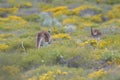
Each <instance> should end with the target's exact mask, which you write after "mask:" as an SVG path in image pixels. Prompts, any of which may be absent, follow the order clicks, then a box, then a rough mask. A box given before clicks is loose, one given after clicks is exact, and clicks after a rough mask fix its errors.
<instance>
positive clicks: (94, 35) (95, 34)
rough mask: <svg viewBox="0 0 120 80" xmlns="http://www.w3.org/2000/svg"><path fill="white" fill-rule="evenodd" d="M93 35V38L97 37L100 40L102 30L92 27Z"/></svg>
mask: <svg viewBox="0 0 120 80" xmlns="http://www.w3.org/2000/svg"><path fill="white" fill-rule="evenodd" d="M91 35H92V37H93V38H97V39H98V40H100V37H101V35H102V34H101V32H100V31H99V30H97V29H94V30H93V28H92V27H91Z"/></svg>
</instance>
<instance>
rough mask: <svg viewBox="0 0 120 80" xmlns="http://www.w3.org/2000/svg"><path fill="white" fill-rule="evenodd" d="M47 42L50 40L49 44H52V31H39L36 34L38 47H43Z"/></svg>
mask: <svg viewBox="0 0 120 80" xmlns="http://www.w3.org/2000/svg"><path fill="white" fill-rule="evenodd" d="M45 42H48V44H51V42H52V37H51V34H50V31H41V32H38V33H37V35H36V47H37V49H38V48H41V47H42V46H43V45H44V43H45Z"/></svg>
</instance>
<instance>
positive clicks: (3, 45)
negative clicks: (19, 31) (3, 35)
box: [0, 44, 9, 51]
mask: <svg viewBox="0 0 120 80" xmlns="http://www.w3.org/2000/svg"><path fill="white" fill-rule="evenodd" d="M8 48H9V46H8V45H7V44H0V51H2V50H7V49H8Z"/></svg>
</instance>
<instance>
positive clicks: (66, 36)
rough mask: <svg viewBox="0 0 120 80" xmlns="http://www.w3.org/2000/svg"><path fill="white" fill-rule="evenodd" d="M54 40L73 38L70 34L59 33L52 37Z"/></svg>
mask: <svg viewBox="0 0 120 80" xmlns="http://www.w3.org/2000/svg"><path fill="white" fill-rule="evenodd" d="M52 38H53V39H60V38H62V39H71V37H70V36H69V34H62V33H59V34H55V35H53V36H52Z"/></svg>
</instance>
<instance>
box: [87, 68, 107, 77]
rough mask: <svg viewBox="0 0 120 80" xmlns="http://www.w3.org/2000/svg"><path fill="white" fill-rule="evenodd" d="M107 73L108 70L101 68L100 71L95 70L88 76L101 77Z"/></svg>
mask: <svg viewBox="0 0 120 80" xmlns="http://www.w3.org/2000/svg"><path fill="white" fill-rule="evenodd" d="M106 74H108V73H107V71H104V70H103V69H100V70H98V71H94V72H92V73H90V74H88V78H91V79H93V78H100V77H102V76H105V75H106Z"/></svg>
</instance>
